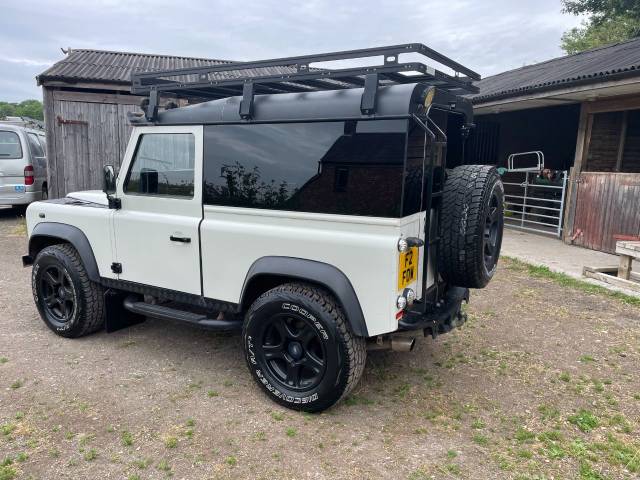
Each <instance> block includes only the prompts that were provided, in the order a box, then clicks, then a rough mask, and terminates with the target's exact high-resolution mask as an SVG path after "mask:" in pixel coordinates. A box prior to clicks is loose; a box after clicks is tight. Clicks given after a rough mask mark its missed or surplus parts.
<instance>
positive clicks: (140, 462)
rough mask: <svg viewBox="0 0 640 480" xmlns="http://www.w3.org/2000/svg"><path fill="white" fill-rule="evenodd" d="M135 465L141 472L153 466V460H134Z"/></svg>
mask: <svg viewBox="0 0 640 480" xmlns="http://www.w3.org/2000/svg"><path fill="white" fill-rule="evenodd" d="M133 464H134V465H135V466H136V467H138V468H139V469H140V470H144V469H145V468H147V467H148V466H149V465H151V460H150V459H149V458H141V459H139V460H134V461H133Z"/></svg>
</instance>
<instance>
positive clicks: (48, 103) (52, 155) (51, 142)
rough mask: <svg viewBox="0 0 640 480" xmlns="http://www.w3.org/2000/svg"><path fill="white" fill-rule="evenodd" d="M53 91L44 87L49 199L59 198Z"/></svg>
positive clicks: (43, 99)
mask: <svg viewBox="0 0 640 480" xmlns="http://www.w3.org/2000/svg"><path fill="white" fill-rule="evenodd" d="M53 102H54V100H53V89H52V88H51V87H44V86H43V87H42V104H43V114H44V128H45V135H46V137H47V188H48V193H49V198H58V197H59V196H60V192H59V190H58V168H57V167H58V159H57V158H56V152H57V150H56V132H55V128H56V127H55V125H56V115H55V109H54V103H53Z"/></svg>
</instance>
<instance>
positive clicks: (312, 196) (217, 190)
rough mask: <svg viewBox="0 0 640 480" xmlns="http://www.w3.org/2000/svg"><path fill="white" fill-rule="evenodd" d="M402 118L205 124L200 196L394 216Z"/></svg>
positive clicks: (401, 160) (266, 205)
mask: <svg viewBox="0 0 640 480" xmlns="http://www.w3.org/2000/svg"><path fill="white" fill-rule="evenodd" d="M406 130H407V122H406V121H404V120H393V121H389V120H384V121H361V122H358V123H357V124H356V123H355V122H347V123H345V122H318V123H298V124H270V125H265V124H259V125H255V124H254V125H211V126H205V133H204V152H205V153H204V155H205V162H204V202H205V203H207V204H211V205H229V206H238V207H251V208H268V209H274V210H293V211H303V212H311V213H337V214H345V215H365V216H378V217H397V216H399V214H400V206H401V203H402V176H403V169H404V155H405V142H406Z"/></svg>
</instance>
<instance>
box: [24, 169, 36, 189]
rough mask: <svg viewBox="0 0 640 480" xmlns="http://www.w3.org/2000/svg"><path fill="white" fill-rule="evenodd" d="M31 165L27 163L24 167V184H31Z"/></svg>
mask: <svg viewBox="0 0 640 480" xmlns="http://www.w3.org/2000/svg"><path fill="white" fill-rule="evenodd" d="M33 182H34V178H33V167H32V166H31V165H27V166H26V167H24V184H25V185H33Z"/></svg>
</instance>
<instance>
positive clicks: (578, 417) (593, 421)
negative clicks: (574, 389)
mask: <svg viewBox="0 0 640 480" xmlns="http://www.w3.org/2000/svg"><path fill="white" fill-rule="evenodd" d="M567 420H568V421H569V423H571V424H573V425H575V426H576V427H578V428H579V429H580V430H582V431H583V432H590V431H591V430H593V429H594V428H596V427H598V425H600V421H599V420H598V417H596V416H595V415H594V414H593V413H591V412H590V411H589V410H584V409H581V410H579V411H578V412H577V413H575V414H574V415H571V416H570V417H568V418H567Z"/></svg>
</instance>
